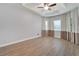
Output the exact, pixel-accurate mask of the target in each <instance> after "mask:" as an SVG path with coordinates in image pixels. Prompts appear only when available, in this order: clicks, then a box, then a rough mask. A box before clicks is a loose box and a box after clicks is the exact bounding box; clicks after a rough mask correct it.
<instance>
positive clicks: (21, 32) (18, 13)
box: [0, 3, 41, 45]
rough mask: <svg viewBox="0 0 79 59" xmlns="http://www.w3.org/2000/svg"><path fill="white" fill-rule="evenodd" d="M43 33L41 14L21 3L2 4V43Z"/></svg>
mask: <svg viewBox="0 0 79 59" xmlns="http://www.w3.org/2000/svg"><path fill="white" fill-rule="evenodd" d="M37 34H39V35H41V16H39V15H37V14H35V13H33V12H31V11H29V10H27V9H26V8H24V7H23V6H22V5H21V4H14V3H13V4H0V45H2V44H6V43H9V42H13V41H18V40H22V39H24V38H29V37H33V36H37Z"/></svg>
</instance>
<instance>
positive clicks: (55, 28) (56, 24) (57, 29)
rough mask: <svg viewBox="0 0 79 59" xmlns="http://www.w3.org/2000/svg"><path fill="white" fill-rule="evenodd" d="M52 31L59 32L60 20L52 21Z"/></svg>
mask: <svg viewBox="0 0 79 59" xmlns="http://www.w3.org/2000/svg"><path fill="white" fill-rule="evenodd" d="M54 30H55V31H61V21H60V20H55V21H54Z"/></svg>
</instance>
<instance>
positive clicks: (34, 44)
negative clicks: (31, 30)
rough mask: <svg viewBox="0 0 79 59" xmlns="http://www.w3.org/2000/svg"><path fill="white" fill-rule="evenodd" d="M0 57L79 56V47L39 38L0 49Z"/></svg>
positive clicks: (60, 40)
mask: <svg viewBox="0 0 79 59" xmlns="http://www.w3.org/2000/svg"><path fill="white" fill-rule="evenodd" d="M0 55H1V56H79V46H77V45H74V44H72V43H70V42H68V41H66V40H63V39H56V38H52V37H41V38H36V39H32V40H27V41H24V42H20V43H17V44H13V45H9V46H6V47H2V48H0Z"/></svg>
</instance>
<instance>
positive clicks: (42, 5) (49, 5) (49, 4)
mask: <svg viewBox="0 0 79 59" xmlns="http://www.w3.org/2000/svg"><path fill="white" fill-rule="evenodd" d="M54 6H56V3H52V4H51V3H43V4H41V6H38V7H37V8H44V9H45V10H51V7H54Z"/></svg>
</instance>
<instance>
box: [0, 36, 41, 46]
mask: <svg viewBox="0 0 79 59" xmlns="http://www.w3.org/2000/svg"><path fill="white" fill-rule="evenodd" d="M38 37H41V35H38V36H33V37H29V38H24V39H22V40H18V41H14V42H9V43H5V44H2V45H0V47H5V46H8V45H12V44H16V43H19V42H22V41H26V40H30V39H34V38H38Z"/></svg>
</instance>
